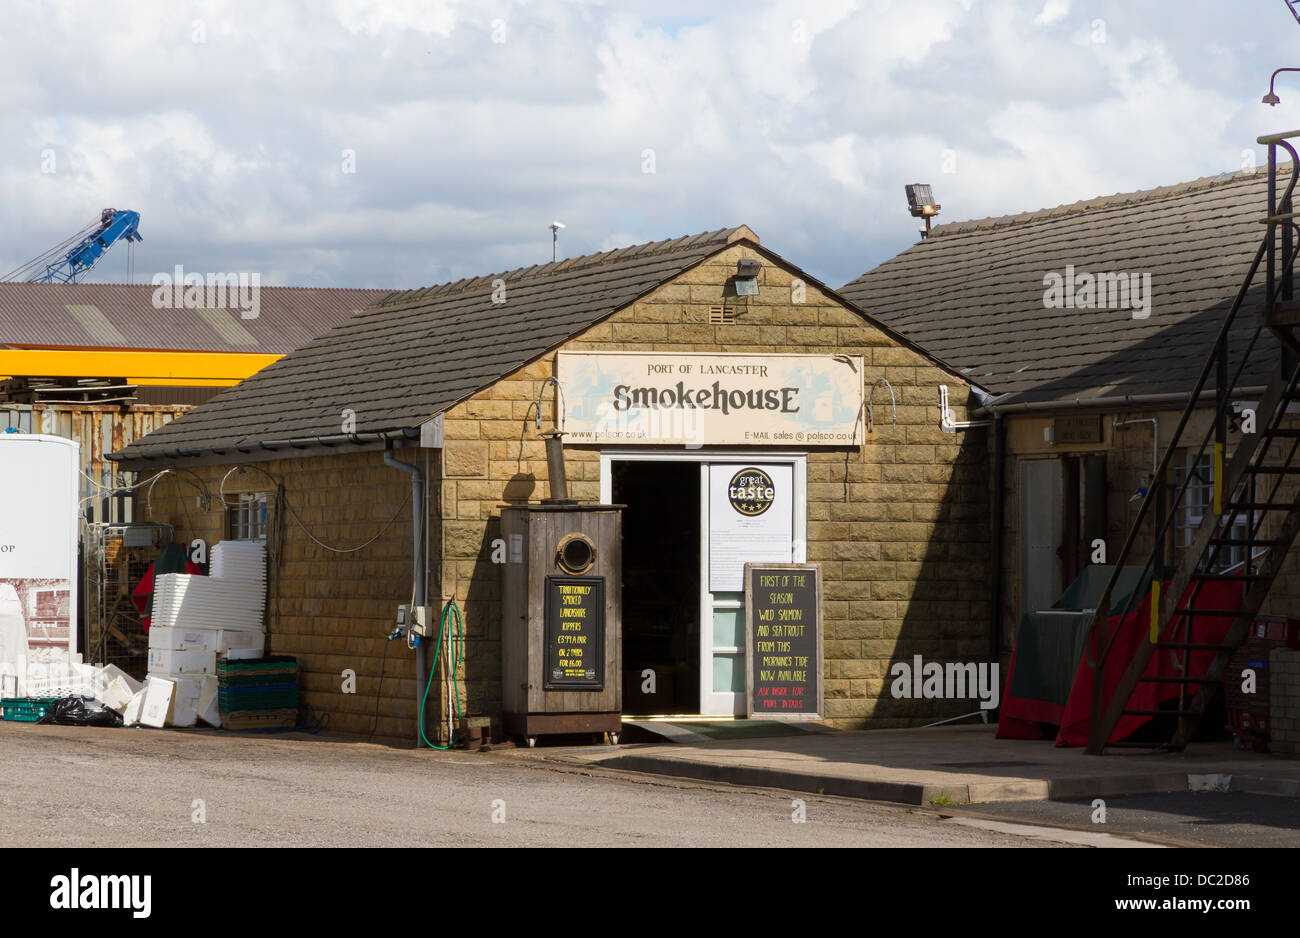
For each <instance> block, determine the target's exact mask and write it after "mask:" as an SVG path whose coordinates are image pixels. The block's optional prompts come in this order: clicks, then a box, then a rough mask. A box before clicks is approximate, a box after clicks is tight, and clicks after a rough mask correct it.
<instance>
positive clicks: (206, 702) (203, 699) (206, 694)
mask: <svg viewBox="0 0 1300 938" xmlns="http://www.w3.org/2000/svg"><path fill="white" fill-rule="evenodd" d="M219 689H220V682H219V681H218V680H217V678H216V677H215V676H214V675H211V674H205V675H203V680H202V683H201V684H200V687H199V719H200V720H202V721H203V722H204V723H207V724H209V725H211V726H218V727H219V726H221V710H220V707H219V705H218V692H219Z"/></svg>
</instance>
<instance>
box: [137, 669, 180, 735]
mask: <svg viewBox="0 0 1300 938" xmlns="http://www.w3.org/2000/svg"><path fill="white" fill-rule="evenodd" d="M175 691H176V684H175V683H174V682H172V681H169V680H167V679H166V678H160V677H156V676H155V675H152V674H151V675H149V680H148V681H146V682H145V685H144V691H143V694H144V706H143V707H142V708H141V710H140V722H141V723H143V724H144V725H145V726H158V727H161V726H164V725H166V723H167V716H168V714H169V713H171V706H172V694H174V693H175Z"/></svg>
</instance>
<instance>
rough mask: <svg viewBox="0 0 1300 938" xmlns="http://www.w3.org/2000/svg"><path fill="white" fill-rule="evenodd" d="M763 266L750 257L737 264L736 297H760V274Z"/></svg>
mask: <svg viewBox="0 0 1300 938" xmlns="http://www.w3.org/2000/svg"><path fill="white" fill-rule="evenodd" d="M761 266H762V265H760V264H759V263H758V261H756V260H754V259H753V258H749V257H745V258H741V259H740V260H739V261H737V262H736V280H735V284H736V296H758V272H759V270H760V268H761Z"/></svg>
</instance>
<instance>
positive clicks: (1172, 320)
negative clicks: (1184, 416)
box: [839, 169, 1289, 404]
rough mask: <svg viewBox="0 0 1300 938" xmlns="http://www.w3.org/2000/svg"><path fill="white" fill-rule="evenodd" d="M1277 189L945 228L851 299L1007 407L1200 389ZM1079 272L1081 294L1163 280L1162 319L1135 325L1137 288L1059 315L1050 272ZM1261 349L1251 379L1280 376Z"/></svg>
mask: <svg viewBox="0 0 1300 938" xmlns="http://www.w3.org/2000/svg"><path fill="white" fill-rule="evenodd" d="M1288 179H1289V177H1283V179H1282V184H1283V185H1285V183H1286V182H1287V181H1288ZM1266 185H1267V172H1266V170H1264V169H1260V170H1258V171H1255V172H1238V173H1230V174H1225V175H1221V176H1212V177H1207V178H1204V179H1198V180H1196V181H1194V182H1189V183H1183V184H1180V185H1174V186H1163V187H1161V188H1158V189H1150V190H1146V191H1142V192H1134V193H1128V194H1119V195H1114V196H1108V197H1104V198H1099V199H1093V200H1091V201H1087V202H1077V203H1075V204H1073V205H1064V206H1061V207H1059V208H1054V209H1046V210H1044V211H1039V212H1032V213H1024V214H1021V215H1007V216H1003V217H1000V218H987V219H983V220H981V221H970V222H959V223H954V224H947V225H940V226H938V227H936V228H935V229H934V232H933V234H932V235H931V237H930V238H929V240H926V241H922V242H921V243H919V244H917V245H915V246H914V247H912V248H909V249H908V250H906V251H904V252H903V253H902V254H899V255H898V256H897V257H895V258H893V259H891V260H889V261H886V262H885V263H883V264H881V265H880V266H879V267H877V268H875V269H874V270H871V271H869V272H868V273H866V274H864V275H862V276H861V277H859V278H858V279H857V280H854V281H852V282H851V283H849V284H846V285H845V286H844V287H843V288H841V290H840V291H839V292H840V293H841V294H842V295H843V296H845V297H847V298H848V299H850V300H852V301H853V302H854V303H856V304H857V305H858V306H860V307H862V308H863V309H864V310H865V311H866V312H867V313H868V314H870V315H871V316H873V317H875V318H878V319H880V320H882V321H884V322H885V323H887V324H889V325H890V326H892V327H893V328H895V329H897V330H898V331H899V332H901V333H902V334H903V335H905V336H907V337H908V338H909V339H911V340H913V341H914V342H917V343H919V344H921V345H923V346H925V347H926V348H927V349H929V350H930V351H931V352H933V353H934V354H935V355H937V356H939V357H940V358H942V359H944V360H945V361H947V362H949V363H951V364H952V365H953V366H954V367H956V368H958V369H959V370H960V371H961V372H962V373H963V374H964V375H966V376H967V377H968V378H969V379H970V380H972V381H974V382H976V383H978V384H981V385H983V386H984V387H987V388H989V389H991V390H992V391H994V392H995V393H996V394H999V395H1005V396H1004V397H1002V398H1001V399H1000V400H999V402H998V403H1000V404H1011V403H1026V402H1067V401H1074V400H1077V399H1090V398H1101V397H1107V398H1110V397H1117V396H1125V395H1145V394H1165V393H1185V392H1187V391H1190V389H1191V387H1192V385H1193V384H1194V383H1195V380H1196V377H1197V375H1198V374H1199V372H1200V369H1201V367H1202V365H1203V364H1204V362H1205V359H1206V356H1207V355H1208V354H1209V351H1210V344H1211V342H1212V341H1213V338H1214V336H1215V334H1216V333H1217V331H1218V329H1219V327H1220V325H1221V323H1222V317H1223V314H1224V313H1225V312H1226V311H1227V309H1228V308H1229V307H1230V306H1231V305H1232V302H1233V300H1234V298H1235V296H1236V294H1237V292H1238V291H1239V290H1240V288H1241V284H1242V282H1243V280H1244V278H1245V275H1246V273H1247V271H1248V270H1249V268H1250V264H1251V261H1252V260H1253V259H1254V256H1255V252H1256V250H1257V249H1258V247H1259V243H1260V240H1261V239H1262V238H1263V236H1264V226H1263V225H1262V224H1260V220H1261V219H1262V218H1263V217H1264V216H1265V214H1266V213H1267V201H1266ZM1069 265H1072V267H1073V273H1074V279H1075V280H1076V281H1077V282H1078V283H1079V285H1080V286H1082V285H1083V282H1084V281H1083V280H1082V279H1081V278H1082V275H1083V274H1085V273H1086V274H1089V275H1091V276H1092V277H1093V278H1097V277H1099V276H1101V275H1103V274H1114V273H1123V274H1129V275H1137V276H1138V278H1139V279H1138V280H1137V281H1136V285H1137V286H1138V287H1139V288H1141V287H1142V286H1143V285H1144V283H1145V276H1144V275H1149V282H1150V296H1149V299H1150V308H1149V315H1148V317H1147V318H1134V315H1133V309H1132V308H1131V307H1132V306H1133V305H1134V304H1133V302H1132V298H1133V295H1132V294H1130V306H1129V308H1104V309H1102V308H1082V307H1080V306H1079V305H1078V304H1076V305H1075V306H1074V307H1073V308H1070V307H1066V306H1060V307H1057V308H1052V307H1050V306H1049V305H1048V304H1047V302H1046V299H1045V294H1046V293H1047V292H1048V290H1049V288H1050V287H1051V286H1052V284H1050V283H1045V277H1047V276H1048V275H1049V274H1051V273H1056V274H1058V275H1060V277H1061V278H1062V280H1064V279H1065V276H1066V274H1067V268H1068V266H1069ZM1263 280H1264V277H1263V271H1262V269H1261V271H1260V273H1259V274H1258V275H1257V276H1256V279H1255V284H1254V286H1253V289H1252V293H1251V294H1249V295H1248V297H1247V301H1246V304H1245V305H1244V306H1243V309H1242V313H1241V315H1240V316H1239V317H1238V320H1237V322H1238V323H1239V324H1240V326H1239V327H1237V326H1234V335H1233V342H1232V343H1231V345H1232V347H1233V348H1234V349H1235V350H1238V351H1239V350H1240V349H1242V348H1243V347H1244V343H1245V342H1247V341H1249V338H1250V334H1252V333H1253V332H1254V330H1255V328H1256V326H1257V325H1258V322H1259V318H1260V316H1259V311H1258V309H1257V307H1258V305H1259V304H1260V303H1262V298H1263V292H1264V288H1263ZM1108 289H1110V288H1109V287H1108ZM1262 341H1264V343H1265V344H1266V346H1267V350H1268V351H1267V354H1263V355H1255V356H1252V360H1251V362H1250V363H1248V365H1247V370H1246V371H1245V372H1244V373H1243V381H1242V386H1249V385H1252V384H1264V383H1266V381H1267V373H1268V371H1269V369H1271V368H1272V367H1273V363H1274V362H1275V360H1276V359H1275V349H1276V344H1275V343H1274V342H1273V340H1272V339H1271V337H1265V339H1264V340H1262ZM1238 361H1239V358H1238V357H1234V359H1233V363H1232V364H1233V367H1234V368H1235V367H1236V364H1237V362H1238Z"/></svg>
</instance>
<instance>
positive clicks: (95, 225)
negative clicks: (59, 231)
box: [0, 208, 144, 283]
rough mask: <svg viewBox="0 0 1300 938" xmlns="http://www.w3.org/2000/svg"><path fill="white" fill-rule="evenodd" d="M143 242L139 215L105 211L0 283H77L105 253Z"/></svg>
mask: <svg viewBox="0 0 1300 938" xmlns="http://www.w3.org/2000/svg"><path fill="white" fill-rule="evenodd" d="M143 240H144V238H143V237H142V236H141V235H140V213H139V212H129V211H122V212H119V211H118V210H117V209H115V208H106V209H104V210H103V211H102V212H100V213H99V221H97V222H91V223H90V224H89V225H87V226H86V227H85V228H83V229H81V230H80V231H78V232H77V233H76V234H74V235H73V236H72V237H70V238H68V239H67V240H66V241H64V242H62V243H60V244H57V245H55V246H54V247H52V248H50V249H49V250H48V251H46V252H45V253H44V254H42V255H40V256H39V257H34V258H32V259H31V260H30V261H28V262H27V263H26V264H23V265H22V266H21V267H17V268H15V269H14V270H11V271H10V272H9V273H7V274H5V276H4V277H2V278H0V280H4V281H23V282H26V283H51V282H57V283H76V282H77V277H78V276H79V275H81V274H84V273H85V272H86V271H88V270H90V269H91V268H92V267H94V266H95V265H96V264H98V263H99V259H100V258H101V257H103V256H104V254H105V252H107V251H108V249H109V248H111V247H112V246H113V245H114V244H116V243H117V242H119V241H125V242H127V244H128V245H130V244H134V243H135V242H136V241H143Z"/></svg>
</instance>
